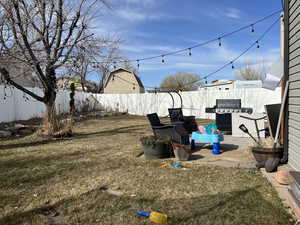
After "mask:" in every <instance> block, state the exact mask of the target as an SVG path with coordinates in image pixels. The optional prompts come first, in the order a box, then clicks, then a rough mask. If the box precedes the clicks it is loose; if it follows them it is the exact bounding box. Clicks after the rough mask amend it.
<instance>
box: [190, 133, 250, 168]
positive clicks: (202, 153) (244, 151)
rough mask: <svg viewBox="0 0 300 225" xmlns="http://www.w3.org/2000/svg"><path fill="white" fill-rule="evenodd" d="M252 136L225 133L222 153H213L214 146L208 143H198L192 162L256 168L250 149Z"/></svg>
mask: <svg viewBox="0 0 300 225" xmlns="http://www.w3.org/2000/svg"><path fill="white" fill-rule="evenodd" d="M251 142H252V141H251V139H250V138H244V137H232V136H231V135H225V136H224V141H223V142H222V143H221V144H220V150H221V152H222V153H221V154H220V155H214V154H212V153H211V149H212V147H211V146H210V145H207V144H197V148H196V149H197V150H196V151H195V152H194V153H193V155H192V158H191V161H189V162H190V163H196V164H203V165H216V166H223V167H235V168H255V159H254V157H253V156H252V153H251V152H250V151H249V149H248V146H249V145H250V144H251Z"/></svg>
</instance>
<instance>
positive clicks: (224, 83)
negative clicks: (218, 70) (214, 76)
mask: <svg viewBox="0 0 300 225" xmlns="http://www.w3.org/2000/svg"><path fill="white" fill-rule="evenodd" d="M233 87H234V81H233V80H214V81H212V83H211V84H203V85H201V86H200V87H199V88H198V90H203V89H204V90H220V91H221V90H231V89H232V88H233Z"/></svg>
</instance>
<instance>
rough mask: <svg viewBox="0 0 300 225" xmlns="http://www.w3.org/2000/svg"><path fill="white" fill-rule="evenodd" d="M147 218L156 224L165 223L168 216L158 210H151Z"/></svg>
mask: <svg viewBox="0 0 300 225" xmlns="http://www.w3.org/2000/svg"><path fill="white" fill-rule="evenodd" d="M149 219H150V221H152V222H153V223H156V224H166V223H167V220H168V216H167V215H166V214H163V213H159V212H151V214H150V217H149Z"/></svg>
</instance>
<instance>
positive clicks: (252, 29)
mask: <svg viewBox="0 0 300 225" xmlns="http://www.w3.org/2000/svg"><path fill="white" fill-rule="evenodd" d="M251 32H252V33H254V32H255V30H254V24H251Z"/></svg>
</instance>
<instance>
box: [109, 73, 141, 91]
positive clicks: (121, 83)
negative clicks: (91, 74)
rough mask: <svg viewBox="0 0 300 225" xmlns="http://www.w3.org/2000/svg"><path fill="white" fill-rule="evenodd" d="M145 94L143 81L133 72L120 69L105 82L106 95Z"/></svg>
mask: <svg viewBox="0 0 300 225" xmlns="http://www.w3.org/2000/svg"><path fill="white" fill-rule="evenodd" d="M134 93H145V88H144V85H143V83H142V81H141V79H140V78H139V77H138V76H137V75H136V74H135V73H133V72H131V71H129V70H126V69H123V68H119V69H116V70H114V71H112V72H111V73H110V74H109V75H108V77H107V78H106V80H105V83H104V94H134Z"/></svg>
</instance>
